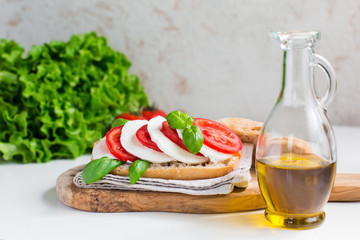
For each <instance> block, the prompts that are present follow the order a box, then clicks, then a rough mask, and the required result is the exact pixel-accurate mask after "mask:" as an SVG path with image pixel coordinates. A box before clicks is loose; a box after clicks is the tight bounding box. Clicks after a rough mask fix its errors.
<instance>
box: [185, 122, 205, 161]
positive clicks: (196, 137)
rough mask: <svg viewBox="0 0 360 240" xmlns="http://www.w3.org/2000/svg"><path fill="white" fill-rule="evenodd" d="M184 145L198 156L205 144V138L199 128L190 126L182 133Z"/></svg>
mask: <svg viewBox="0 0 360 240" xmlns="http://www.w3.org/2000/svg"><path fill="white" fill-rule="evenodd" d="M182 139H183V142H184V145H185V146H186V148H187V149H189V151H190V152H191V153H192V154H197V153H198V152H199V151H200V149H201V147H202V146H203V143H204V136H203V133H202V132H201V130H200V128H199V127H198V126H195V125H193V126H190V127H188V128H186V129H185V130H184V131H183V133H182Z"/></svg>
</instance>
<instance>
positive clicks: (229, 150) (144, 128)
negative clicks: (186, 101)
mask: <svg viewBox="0 0 360 240" xmlns="http://www.w3.org/2000/svg"><path fill="white" fill-rule="evenodd" d="M194 125H197V126H198V127H199V128H200V129H201V130H202V133H203V135H204V143H203V145H202V147H201V148H200V152H199V153H198V154H193V153H191V152H190V151H189V150H188V149H187V148H186V147H185V146H184V144H183V139H182V136H183V130H181V129H177V130H175V129H172V128H170V127H169V125H168V124H167V121H166V119H165V118H164V117H162V116H157V117H155V118H152V119H150V120H149V121H147V120H133V121H129V122H126V123H125V124H124V125H123V126H119V127H117V128H119V129H118V132H119V133H118V134H117V135H114V134H113V135H110V134H109V133H108V134H107V136H106V137H104V138H102V139H101V140H100V141H99V142H98V143H97V144H96V145H95V146H94V148H93V151H92V156H93V159H99V158H102V157H109V158H112V159H120V160H122V161H124V160H125V161H130V162H132V159H135V158H140V159H143V160H146V161H148V162H150V163H166V162H173V161H178V162H181V163H185V164H202V163H205V162H209V161H210V162H214V163H217V162H221V161H223V160H226V159H228V158H230V157H231V156H233V155H234V154H237V153H238V152H239V151H240V150H241V148H242V143H241V140H240V138H239V137H238V136H237V135H236V134H235V133H233V132H232V131H231V130H230V129H228V128H226V127H224V126H223V125H221V124H219V123H217V122H213V121H211V120H207V119H196V118H195V121H194ZM110 131H112V130H110ZM110 131H109V132H110ZM109 136H111V141H110V137H109ZM107 138H109V139H107ZM115 140H118V141H119V143H118V145H116V146H114V145H113V144H112V143H111V142H112V141H115ZM120 150H121V151H122V152H121V153H126V154H127V155H128V156H133V157H134V158H133V157H128V159H123V158H121V157H122V155H121V156H119V155H118V154H117V152H118V151H120Z"/></svg>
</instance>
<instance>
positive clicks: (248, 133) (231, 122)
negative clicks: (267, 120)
mask: <svg viewBox="0 0 360 240" xmlns="http://www.w3.org/2000/svg"><path fill="white" fill-rule="evenodd" d="M217 122H219V123H221V124H222V125H224V126H226V127H228V128H229V129H231V130H232V131H233V132H235V133H236V134H237V135H238V136H239V137H240V139H241V141H242V142H244V143H252V144H254V145H255V146H256V143H257V139H258V137H259V135H260V131H261V128H262V125H263V123H262V122H257V121H252V120H249V119H245V118H222V119H219V120H217Z"/></svg>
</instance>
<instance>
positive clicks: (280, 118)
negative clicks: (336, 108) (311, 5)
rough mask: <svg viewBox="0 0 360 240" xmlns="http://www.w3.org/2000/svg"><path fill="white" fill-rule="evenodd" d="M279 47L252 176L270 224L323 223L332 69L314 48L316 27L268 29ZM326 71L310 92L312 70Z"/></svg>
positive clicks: (332, 148) (331, 140)
mask: <svg viewBox="0 0 360 240" xmlns="http://www.w3.org/2000/svg"><path fill="white" fill-rule="evenodd" d="M270 35H271V36H272V37H273V38H275V39H276V40H277V41H278V42H279V43H280V47H281V48H282V50H283V64H282V66H283V71H282V85H281V91H280V94H279V97H278V99H277V101H276V103H275V106H274V107H273V109H272V110H271V113H270V114H269V116H268V117H267V119H266V120H265V122H264V125H263V127H262V129H261V132H260V135H259V138H258V142H257V148H256V167H257V178H258V182H259V187H260V189H261V193H262V195H263V197H264V199H265V202H266V210H265V218H266V219H267V220H268V221H269V222H270V223H272V224H273V225H275V226H278V227H283V228H291V229H304V228H312V227H316V226H318V225H320V224H321V223H323V221H324V219H325V213H324V211H323V207H324V205H325V204H326V202H327V201H328V199H329V196H330V192H331V188H332V186H333V183H334V179H335V173H336V160H337V156H336V141H335V135H334V132H333V129H332V127H331V124H330V122H329V120H328V118H327V116H326V109H325V107H326V106H327V105H328V104H329V103H330V102H331V101H332V99H333V98H334V94H335V90H336V78H335V72H334V70H333V68H332V67H331V65H330V64H329V62H328V61H327V60H326V59H324V58H323V57H321V56H319V55H317V54H315V53H314V49H313V48H314V46H315V44H316V43H317V42H318V41H319V40H320V32H316V31H310V32H272V33H270ZM314 67H319V68H321V69H322V70H324V72H325V74H326V75H327V77H328V89H327V92H326V93H325V95H324V96H323V97H319V96H317V94H316V90H315V88H314V86H315V84H314V78H313V75H314V73H313V70H314Z"/></svg>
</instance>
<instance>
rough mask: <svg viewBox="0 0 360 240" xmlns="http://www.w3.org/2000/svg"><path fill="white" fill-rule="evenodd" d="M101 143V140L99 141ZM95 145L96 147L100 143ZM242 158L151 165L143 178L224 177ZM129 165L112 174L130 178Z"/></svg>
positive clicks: (113, 171)
mask: <svg viewBox="0 0 360 240" xmlns="http://www.w3.org/2000/svg"><path fill="white" fill-rule="evenodd" d="M99 141H100V140H99ZM99 141H97V142H95V143H94V147H95V145H96V144H97V143H98V142H99ZM240 158H241V153H240V152H239V153H237V154H234V155H233V156H232V157H231V158H229V159H226V160H224V161H221V162H219V163H213V162H210V161H209V162H206V163H203V164H198V165H191V164H186V163H180V162H178V161H173V162H170V163H161V164H160V163H150V164H149V167H148V168H147V169H146V171H145V173H144V174H143V175H142V176H141V177H143V178H162V179H174V180H199V179H209V178H216V177H221V176H224V175H226V174H228V173H230V172H232V171H233V170H234V169H235V168H236V167H237V164H238V162H239V160H240ZM91 160H93V157H92V156H91ZM129 166H130V164H129V163H126V164H122V165H120V166H119V167H117V168H115V169H114V170H112V171H111V172H110V173H111V174H114V175H120V176H129Z"/></svg>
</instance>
